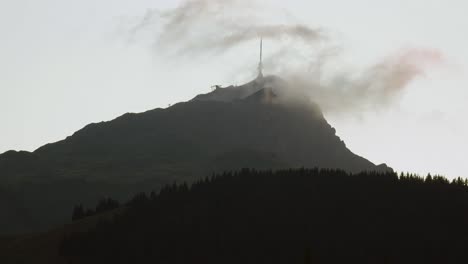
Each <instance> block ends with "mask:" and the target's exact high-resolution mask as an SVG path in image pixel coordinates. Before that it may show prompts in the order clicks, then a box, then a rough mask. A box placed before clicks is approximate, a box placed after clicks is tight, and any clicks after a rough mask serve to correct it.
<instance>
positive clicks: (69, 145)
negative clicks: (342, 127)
mask: <svg viewBox="0 0 468 264" xmlns="http://www.w3.org/2000/svg"><path fill="white" fill-rule="evenodd" d="M273 84H274V85H273ZM282 85H283V83H282V81H281V80H280V79H279V78H277V77H265V78H261V79H256V80H254V81H252V82H250V83H247V84H245V85H242V86H236V87H234V86H232V87H227V88H219V89H216V90H215V91H213V92H211V93H209V94H206V95H200V96H197V97H196V98H194V99H193V100H191V101H188V102H183V103H178V104H175V105H173V106H172V107H169V108H166V109H154V110H151V111H147V112H144V113H139V114H125V115H123V116H121V117H118V118H116V119H115V120H112V121H109V122H102V123H96V124H90V125H88V126H86V127H85V128H83V129H81V130H79V131H77V132H76V133H74V134H73V135H72V136H70V137H68V138H66V139H64V140H62V141H59V142H56V143H52V144H47V145H45V146H43V147H41V148H39V149H38V150H36V151H34V152H33V153H28V152H13V151H11V152H7V153H5V154H3V155H0V197H8V204H9V206H8V207H7V211H6V212H5V213H4V215H5V216H6V217H5V218H3V219H2V220H1V222H2V223H5V224H4V225H1V226H0V234H1V233H3V232H10V233H11V232H24V231H34V230H37V229H45V228H50V227H52V226H54V225H57V224H61V223H64V221H65V220H64V219H66V216H67V212H68V208H69V207H70V206H71V205H72V203H73V202H74V201H84V202H87V203H91V202H93V203H94V202H96V201H97V200H98V199H99V197H102V196H112V197H114V196H115V197H119V198H125V197H126V198H128V196H129V195H131V194H133V193H134V192H135V190H142V189H144V188H156V189H157V188H158V187H160V186H162V185H164V184H167V183H172V182H174V181H187V182H192V181H194V180H197V179H199V178H200V177H203V176H204V175H206V174H209V173H212V172H220V171H230V170H238V169H239V168H245V167H249V168H257V169H284V168H298V167H321V168H340V169H344V170H347V171H352V172H358V171H363V170H370V171H373V170H380V171H385V170H391V169H390V168H388V167H387V166H385V165H381V166H376V165H374V164H373V163H372V162H370V161H368V160H366V159H365V158H362V157H360V156H358V155H356V154H354V153H353V152H351V151H350V150H349V149H348V148H347V147H346V145H345V143H344V142H343V141H342V140H341V139H340V138H339V137H338V136H337V135H336V131H335V129H334V128H333V127H331V126H330V124H328V122H327V121H326V120H325V118H324V117H323V115H322V113H321V111H320V109H319V108H318V106H317V105H316V104H314V103H312V102H298V101H294V102H291V101H286V100H283V99H285V98H284V93H282V91H284V89H286V88H285V87H282ZM273 86H274V87H273ZM283 88H284V89H283ZM2 190H8V193H2V192H3V191H2ZM44 190H47V194H48V195H46V196H44V195H39V194H41V193H42V192H43V191H44Z"/></svg>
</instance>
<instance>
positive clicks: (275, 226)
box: [60, 169, 468, 264]
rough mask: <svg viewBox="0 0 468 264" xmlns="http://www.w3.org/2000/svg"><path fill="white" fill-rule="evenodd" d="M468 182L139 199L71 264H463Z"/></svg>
mask: <svg viewBox="0 0 468 264" xmlns="http://www.w3.org/2000/svg"><path fill="white" fill-rule="evenodd" d="M467 222H468V187H467V182H466V181H464V180H457V181H454V182H453V183H449V182H448V181H447V180H445V179H444V178H442V177H432V176H429V177H427V178H426V179H424V178H418V177H415V176H404V177H398V176H397V175H396V174H394V173H390V172H388V173H385V174H378V173H359V174H356V175H350V174H348V173H346V172H343V171H334V170H318V169H313V170H305V169H298V170H285V171H278V172H269V171H265V172H258V171H252V170H243V171H241V172H239V173H234V174H230V173H229V174H223V175H218V176H216V177H213V178H211V179H209V180H208V179H207V180H202V181H199V182H197V183H195V184H194V185H193V186H192V187H190V188H189V187H187V185H185V184H183V185H178V186H177V185H173V186H170V187H166V188H164V189H162V190H161V192H160V194H159V195H150V196H149V197H148V196H146V195H145V194H140V195H138V196H136V197H135V198H134V199H133V200H131V201H130V202H129V203H128V210H127V211H126V212H125V213H123V214H122V215H120V216H118V217H116V218H115V219H114V220H111V221H107V222H101V224H99V225H98V226H97V227H96V228H94V229H91V230H89V231H88V232H84V233H74V234H73V235H71V236H66V238H65V240H64V241H63V243H62V246H61V248H60V252H61V254H62V255H63V256H64V257H66V258H67V259H68V260H69V261H72V262H71V263H412V264H414V263H464V262H465V261H464V260H466V258H467V257H468V243H467V241H468V230H467V229H466V223H467Z"/></svg>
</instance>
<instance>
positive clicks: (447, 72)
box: [0, 0, 468, 178]
mask: <svg viewBox="0 0 468 264" xmlns="http://www.w3.org/2000/svg"><path fill="white" fill-rule="evenodd" d="M264 2H266V3H268V4H269V5H276V6H277V8H281V9H282V10H283V11H284V15H285V16H290V17H293V18H294V20H295V21H300V22H301V23H304V24H307V25H310V26H313V27H320V28H324V29H326V30H327V31H328V32H331V34H332V35H333V36H334V37H335V41H336V42H338V43H339V45H340V46H341V47H343V49H344V50H345V51H344V57H345V61H347V62H348V63H349V64H353V65H356V66H359V65H366V64H372V63H375V62H377V61H379V59H381V58H383V57H385V56H387V55H388V54H392V53H394V52H395V51H398V50H400V49H404V48H414V47H417V48H419V47H421V48H430V49H434V50H438V51H440V52H441V53H442V54H443V55H444V63H443V65H439V67H434V68H431V69H430V70H428V71H427V72H425V74H424V76H421V77H419V78H417V79H415V80H414V81H412V82H411V83H410V84H409V85H408V87H406V88H405V90H404V92H403V93H402V95H401V97H400V98H399V100H398V101H396V102H394V103H393V104H392V105H390V106H389V107H387V108H385V109H379V110H378V111H367V112H365V113H358V114H357V113H347V114H343V113H341V114H334V113H330V114H326V117H327V119H328V121H329V122H330V123H331V124H332V125H333V126H334V127H335V128H336V129H337V133H338V135H339V136H340V137H341V138H342V139H344V141H345V142H346V144H347V146H348V147H349V148H350V149H351V150H352V151H353V152H355V153H357V154H359V155H361V156H364V157H366V158H368V159H370V160H371V161H372V162H374V163H384V162H385V163H387V164H388V165H390V166H391V167H393V168H395V169H396V170H398V171H411V172H418V173H427V172H432V173H440V174H444V175H447V176H448V177H451V178H452V177H457V176H465V177H468V173H467V172H468V160H467V158H466V157H467V155H466V153H467V149H468V139H467V135H468V121H467V115H468V104H467V103H466V101H467V99H468V86H467V85H468V49H467V48H466V47H468V34H466V29H467V28H468V16H466V10H468V2H466V1H464V0H392V1H387V0H386V1H383V0H382V1H377V0H355V1H338V0H315V1H302V0H289V1H287V3H288V4H287V6H285V4H282V3H283V2H284V1H279V0H277V1H264ZM179 3H180V1H176V0H171V1H169V0H153V1H150V0H79V1H78V0H41V1H37V0H0V32H1V35H2V38H1V41H0V153H1V152H4V151H7V150H10V149H14V150H28V151H33V150H35V149H36V148H38V147H39V146H41V145H43V144H45V143H49V142H55V141H58V140H61V139H64V138H65V137H66V136H69V135H71V134H72V133H73V132H74V131H76V130H78V129H80V128H82V127H83V126H85V125H86V124H88V123H91V122H100V121H106V120H111V119H113V118H115V117H117V116H120V115H122V114H124V113H126V112H142V111H146V110H149V109H153V108H157V107H167V106H168V105H169V104H173V103H176V102H179V101H186V100H189V99H191V98H193V97H194V96H195V95H197V94H199V93H207V92H209V91H210V86H211V85H213V84H223V85H228V84H241V83H242V82H244V81H248V76H249V75H248V73H247V72H248V71H250V69H255V67H256V63H257V61H256V60H257V55H256V52H257V50H256V47H257V45H258V44H257V43H254V42H252V47H253V48H252V49H246V47H245V45H244V46H243V47H242V48H239V49H236V50H234V51H232V52H235V53H236V56H235V58H236V60H232V56H231V57H227V56H222V55H220V56H219V57H216V56H204V57H203V56H197V57H196V58H194V59H192V60H189V61H185V63H181V62H182V61H173V60H171V59H170V58H168V57H167V56H163V54H158V50H155V48H154V45H152V43H151V41H146V40H145V39H144V38H142V39H138V38H137V39H134V38H130V37H129V36H128V34H126V33H125V30H126V28H128V25H129V24H131V23H135V22H138V21H139V19H142V18H143V17H144V16H145V14H146V13H147V11H148V10H155V9H157V10H167V9H168V8H173V7H175V6H177V5H178V4H179ZM263 11H264V10H262V9H259V10H258V12H263ZM273 20H274V18H273ZM271 46H273V45H271ZM268 52H271V53H272V52H273V51H272V50H269V49H268V43H266V46H265V53H266V54H268Z"/></svg>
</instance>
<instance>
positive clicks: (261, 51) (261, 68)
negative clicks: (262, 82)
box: [258, 38, 263, 78]
mask: <svg viewBox="0 0 468 264" xmlns="http://www.w3.org/2000/svg"><path fill="white" fill-rule="evenodd" d="M258 77H259V78H263V38H260V62H259V63H258Z"/></svg>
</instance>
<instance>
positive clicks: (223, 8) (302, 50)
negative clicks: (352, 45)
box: [129, 0, 444, 113]
mask: <svg viewBox="0 0 468 264" xmlns="http://www.w3.org/2000/svg"><path fill="white" fill-rule="evenodd" d="M129 31H130V33H131V36H132V37H138V34H140V33H141V32H143V31H146V32H150V34H151V36H152V37H153V38H154V42H153V44H152V45H153V48H154V50H155V51H156V52H157V53H158V54H164V55H166V56H170V57H171V58H178V59H180V62H181V63H182V62H183V63H189V62H190V61H192V58H193V57H200V56H202V55H216V56H221V55H222V54H224V53H226V52H228V51H233V50H235V49H236V48H239V47H241V46H242V45H243V44H245V43H249V42H252V41H257V40H258V39H259V38H260V37H263V38H264V39H266V40H270V43H274V45H272V46H274V47H275V48H276V51H274V52H269V53H270V54H272V55H270V56H267V57H266V58H265V62H264V64H265V68H266V70H267V72H268V73H270V74H277V75H279V76H281V77H282V78H284V79H286V80H287V82H288V83H289V84H290V86H291V89H300V90H301V91H303V92H306V93H307V94H308V95H310V97H311V99H312V100H314V101H315V102H316V103H318V104H319V105H320V106H321V107H322V110H323V111H325V112H328V113H342V112H346V113H349V112H353V113H359V112H361V111H368V110H379V109H384V108H387V107H389V106H391V105H392V104H393V103H394V102H395V101H396V100H397V99H398V98H399V96H400V95H402V94H403V92H404V88H406V87H407V86H408V85H409V84H410V83H411V82H412V81H414V80H415V79H416V78H418V77H421V76H424V75H425V73H426V72H427V70H429V69H430V68H431V67H433V66H435V65H439V64H441V63H443V61H444V56H443V54H441V52H440V51H438V50H434V49H422V48H410V49H404V50H398V51H397V52H395V53H394V54H392V55H389V56H387V57H386V58H384V59H383V60H382V61H379V62H376V63H374V64H373V65H369V66H368V67H367V68H364V69H359V68H351V69H345V70H343V69H341V70H337V69H336V68H337V67H329V66H330V65H339V64H340V63H341V62H340V54H341V50H342V49H346V48H345V47H340V48H337V45H336V44H335V43H334V40H333V39H332V38H331V37H330V35H331V34H329V33H328V32H327V31H326V30H324V29H323V28H320V27H312V26H309V25H305V24H301V23H297V22H296V21H294V19H291V17H287V18H285V16H284V14H283V12H282V10H280V9H278V8H274V7H272V6H270V5H267V4H265V2H263V1H262V2H261V1H246V0H188V1H184V2H182V4H181V5H179V6H178V7H176V8H174V9H170V10H163V11H158V10H148V11H147V13H146V15H145V16H144V17H143V18H142V19H141V20H140V21H139V22H138V23H137V24H136V25H133V26H132V28H131V29H130V30H129ZM369 37H370V38H372V36H369ZM188 58H190V60H188Z"/></svg>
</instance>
